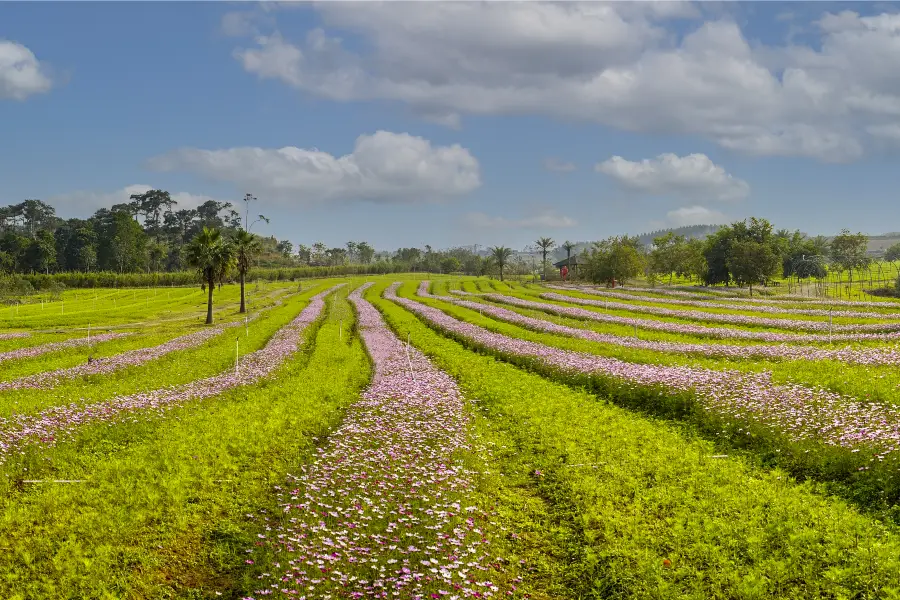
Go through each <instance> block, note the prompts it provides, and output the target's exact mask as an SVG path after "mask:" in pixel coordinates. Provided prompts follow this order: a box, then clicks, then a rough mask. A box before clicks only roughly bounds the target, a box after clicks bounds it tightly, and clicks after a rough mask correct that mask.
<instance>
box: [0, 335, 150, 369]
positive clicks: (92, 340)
mask: <svg viewBox="0 0 900 600" xmlns="http://www.w3.org/2000/svg"><path fill="white" fill-rule="evenodd" d="M129 335H132V334H131V333H101V334H100V335H95V336H92V337H85V338H76V339H73V340H66V341H64V342H51V343H49V344H40V345H38V346H30V347H28V348H19V349H18V350H10V351H8V352H0V362H4V361H7V360H16V359H19V358H32V357H34V356H40V355H41V354H47V353H49V352H58V351H60V350H65V349H67V348H78V347H80V346H89V345H91V344H96V343H99V342H108V341H109V340H116V339H119V338H123V337H126V336H129Z"/></svg>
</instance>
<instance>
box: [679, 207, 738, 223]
mask: <svg viewBox="0 0 900 600" xmlns="http://www.w3.org/2000/svg"><path fill="white" fill-rule="evenodd" d="M666 222H667V224H668V226H670V227H685V226H687V225H721V224H724V223H728V222H729V218H728V217H727V216H726V215H725V214H723V213H722V212H720V211H718V210H711V209H709V208H706V207H704V206H699V205H696V204H695V205H694V206H682V207H681V208H676V209H675V210H670V211H669V212H668V213H666Z"/></svg>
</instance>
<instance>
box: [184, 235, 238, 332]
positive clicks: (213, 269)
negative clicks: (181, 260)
mask: <svg viewBox="0 0 900 600" xmlns="http://www.w3.org/2000/svg"><path fill="white" fill-rule="evenodd" d="M186 253H187V262H188V264H189V265H190V266H191V267H193V268H194V269H196V270H197V275H199V277H200V281H201V286H200V289H204V290H205V289H206V288H207V287H208V288H209V291H208V296H207V301H206V324H207V325H210V324H212V322H213V288H214V287H215V286H216V284H217V283H219V284H221V283H224V282H225V279H226V278H227V277H228V272H229V271H230V270H231V267H232V266H233V264H234V255H235V252H234V248H233V247H232V246H231V244H229V243H228V242H227V241H226V240H225V238H224V237H223V236H222V231H221V230H219V229H209V228H208V227H204V228H203V230H202V231H201V232H200V233H198V234H197V236H196V237H195V238H194V239H193V240H191V243H190V244H188V246H187V248H186Z"/></svg>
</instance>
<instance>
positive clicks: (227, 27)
mask: <svg viewBox="0 0 900 600" xmlns="http://www.w3.org/2000/svg"><path fill="white" fill-rule="evenodd" d="M272 25H274V21H273V20H272V18H271V17H269V16H267V15H265V14H264V13H260V12H255V11H232V12H227V13H225V14H224V15H222V23H221V27H222V33H224V34H225V35H227V36H232V37H244V36H251V35H259V28H260V26H268V27H271V26H272Z"/></svg>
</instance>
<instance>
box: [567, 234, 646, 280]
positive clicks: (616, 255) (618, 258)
mask: <svg viewBox="0 0 900 600" xmlns="http://www.w3.org/2000/svg"><path fill="white" fill-rule="evenodd" d="M645 266H646V258H645V257H644V254H643V252H642V251H641V243H640V241H639V240H638V238H636V237H634V238H630V237H628V236H615V237H611V238H607V239H605V240H603V241H602V242H595V243H594V246H593V248H592V249H591V251H590V252H589V253H588V255H587V257H586V260H585V264H584V269H583V271H582V272H583V274H584V276H585V277H586V278H587V279H588V280H590V281H593V282H594V283H607V284H611V283H612V282H613V281H625V280H627V279H629V278H631V277H636V276H638V275H640V274H641V273H643V272H644V267H645Z"/></svg>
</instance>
